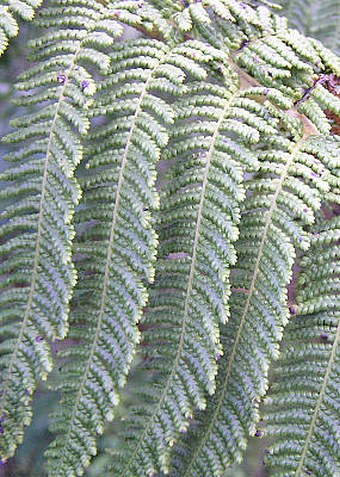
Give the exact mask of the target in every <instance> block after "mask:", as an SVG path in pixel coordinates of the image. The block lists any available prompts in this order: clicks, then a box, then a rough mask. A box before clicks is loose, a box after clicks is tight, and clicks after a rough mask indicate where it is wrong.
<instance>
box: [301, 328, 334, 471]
mask: <svg viewBox="0 0 340 477" xmlns="http://www.w3.org/2000/svg"><path fill="white" fill-rule="evenodd" d="M339 343H340V322H339V323H338V328H337V332H336V335H335V339H334V342H333V346H332V351H331V354H330V357H329V361H328V364H327V369H326V373H325V377H324V379H323V382H322V386H321V389H320V393H319V397H318V399H317V402H316V405H315V409H314V412H313V417H312V420H311V423H310V426H309V429H308V433H307V436H306V440H305V444H304V447H303V449H302V453H301V458H300V460H299V465H298V467H297V469H296V472H295V476H296V477H299V476H300V475H303V476H304V475H305V472H303V468H302V467H303V465H304V462H305V459H306V456H307V453H308V448H309V445H310V443H311V439H312V436H313V431H314V428H315V426H316V423H317V419H318V416H319V412H320V409H321V405H322V402H323V399H324V397H325V394H326V388H327V385H328V381H329V377H330V374H331V371H332V367H333V364H334V361H335V358H336V352H337V348H338V346H339ZM302 472H303V473H302Z"/></svg>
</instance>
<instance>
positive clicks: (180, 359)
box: [113, 73, 294, 476]
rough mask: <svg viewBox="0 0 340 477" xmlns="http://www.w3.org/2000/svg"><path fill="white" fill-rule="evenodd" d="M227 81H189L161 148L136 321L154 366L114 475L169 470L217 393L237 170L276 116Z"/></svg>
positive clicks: (239, 195) (248, 163)
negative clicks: (155, 240) (149, 281)
mask: <svg viewBox="0 0 340 477" xmlns="http://www.w3.org/2000/svg"><path fill="white" fill-rule="evenodd" d="M227 78H228V79H227V81H226V86H224V87H223V88H221V87H220V86H217V85H215V84H211V85H209V84H205V85H204V88H202V89H201V88H198V87H197V86H196V85H193V86H192V88H191V89H190V90H189V91H188V97H183V98H182V99H181V102H180V105H179V110H178V113H177V114H176V118H177V120H176V122H175V125H174V127H173V129H172V134H171V142H170V146H169V148H168V151H167V152H166V154H165V157H166V158H171V159H173V160H174V164H173V166H172V167H171V168H170V171H169V177H168V183H167V184H166V185H165V186H164V193H163V195H162V201H161V210H160V212H159V214H158V224H159V233H160V249H159V258H158V261H157V274H156V281H155V285H154V286H153V287H152V289H151V292H150V301H149V306H148V308H147V310H146V312H145V314H144V316H143V320H142V323H143V327H145V328H146V329H145V332H144V342H143V345H144V346H143V349H142V353H143V354H145V353H146V354H147V355H148V360H147V362H146V363H145V364H144V367H145V368H146V370H149V369H151V370H152V371H153V373H154V376H153V385H152V387H150V382H148V385H147V386H141V387H137V389H133V387H134V386H133V383H132V391H133V392H134V393H135V394H137V396H138V398H139V404H138V406H135V407H132V408H131V409H130V412H129V415H128V416H127V419H126V421H124V425H125V430H124V431H123V436H124V437H125V443H124V444H123V445H124V450H122V452H121V453H119V454H118V455H116V456H115V457H114V459H113V469H114V471H115V473H114V475H122V476H123V475H124V476H139V475H140V476H144V475H153V473H154V472H156V471H157V470H159V469H162V470H163V471H164V472H167V471H168V470H169V454H170V450H171V447H172V446H173V444H174V443H175V442H176V440H177V439H178V437H179V434H180V432H185V431H186V429H187V428H188V425H189V420H190V418H191V416H192V415H193V412H194V410H195V409H197V408H200V409H203V408H204V407H205V404H206V397H207V394H208V393H210V394H212V393H213V392H214V391H215V377H216V372H217V364H216V361H218V360H219V358H220V356H221V354H222V352H223V351H222V349H221V344H220V337H219V325H220V323H221V322H222V323H224V322H225V321H226V319H227V316H228V315H229V308H228V305H227V299H228V297H229V294H230V284H229V267H230V265H231V264H234V263H235V258H236V255H235V250H234V246H233V242H234V241H235V240H236V238H237V236H238V231H237V224H238V221H239V207H240V202H241V201H242V200H243V198H244V189H243V186H242V177H243V172H244V170H246V169H247V168H250V169H251V170H253V171H254V170H255V162H254V154H253V153H252V151H251V150H252V149H253V148H254V145H255V144H256V143H258V142H259V141H261V138H262V135H265V136H266V137H271V136H275V131H276V127H278V123H279V121H280V118H278V117H275V116H274V115H272V114H271V113H270V110H268V108H267V107H266V106H265V105H264V104H262V93H263V91H262V90H261V92H260V94H258V96H256V93H255V92H254V91H253V90H252V91H251V92H250V93H249V94H248V91H243V90H240V89H239V87H238V84H237V80H235V76H234V74H233V73H229V76H228V77H227ZM267 94H269V96H271V91H270V89H268V91H267ZM293 122H294V121H293ZM290 146H291V144H290V143H289V142H288V145H287V147H290ZM282 156H283V157H282V158H281V161H282V162H284V160H285V159H286V156H285V155H284V153H283V154H282ZM263 160H264V159H263ZM278 161H280V156H279V159H278ZM273 162H274V160H273ZM275 167H276V166H273V169H274V170H275ZM277 167H278V166H277ZM268 175H269V174H268ZM264 183H265V181H264V180H263V181H262V182H261V185H259V190H260V189H261V188H262V187H264V185H263V184H264ZM275 184H276V182H275V181H274V180H273V183H272V184H271V186H270V187H271V189H270V190H272V189H273V187H274V185H275ZM267 194H268V196H270V193H269V191H267ZM268 200H269V199H268ZM258 215H259V216H260V215H261V214H258ZM262 222H263V221H262ZM200 475H205V474H204V473H201V474H200Z"/></svg>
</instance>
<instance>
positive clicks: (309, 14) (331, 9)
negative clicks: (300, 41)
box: [278, 0, 340, 54]
mask: <svg viewBox="0 0 340 477" xmlns="http://www.w3.org/2000/svg"><path fill="white" fill-rule="evenodd" d="M278 3H280V4H281V5H282V6H283V9H282V11H281V12H282V13H281V12H280V14H282V15H284V16H285V17H286V18H287V19H288V21H289V25H290V26H291V27H292V28H296V29H297V30H299V32H300V33H302V34H303V35H306V36H312V37H314V38H316V39H317V40H320V41H321V42H322V44H323V45H324V46H325V47H327V48H329V49H331V50H333V51H334V52H335V53H336V54H339V52H340V26H339V23H340V2H339V0H316V1H315V0H281V1H280V2H278Z"/></svg>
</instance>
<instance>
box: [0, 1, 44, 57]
mask: <svg viewBox="0 0 340 477" xmlns="http://www.w3.org/2000/svg"><path fill="white" fill-rule="evenodd" d="M42 2H43V0H26V1H22V0H20V1H19V0H1V1H0V57H1V56H2V55H3V53H4V52H5V51H6V49H7V47H8V44H9V41H10V39H11V38H13V37H15V36H17V34H18V32H19V24H18V17H19V18H21V19H23V20H26V21H31V20H33V18H34V15H35V12H36V10H37V9H38V8H39V7H40V5H41V4H42Z"/></svg>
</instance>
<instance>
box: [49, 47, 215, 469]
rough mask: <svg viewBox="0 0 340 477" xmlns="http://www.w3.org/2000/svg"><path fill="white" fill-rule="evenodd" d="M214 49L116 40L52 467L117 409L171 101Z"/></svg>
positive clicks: (75, 461) (63, 465) (79, 462)
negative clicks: (118, 41) (74, 341)
mask: <svg viewBox="0 0 340 477" xmlns="http://www.w3.org/2000/svg"><path fill="white" fill-rule="evenodd" d="M214 55H215V57H214ZM216 56H217V57H218V52H217V51H215V50H213V49H212V48H209V47H206V46H205V45H204V44H202V43H200V42H195V41H189V42H186V43H184V44H182V45H178V46H175V47H173V48H169V47H168V46H166V45H165V44H164V43H162V42H159V41H157V40H147V39H141V40H136V41H132V42H124V43H121V44H117V45H116V46H115V47H114V48H113V53H112V55H111V59H112V65H113V66H112V72H111V76H110V78H109V79H108V80H107V82H106V83H105V84H104V85H103V86H102V87H101V91H100V95H99V98H98V102H97V103H96V105H95V109H96V110H97V111H98V113H99V114H105V115H106V116H108V118H109V119H108V120H107V123H106V124H105V125H104V126H102V127H100V128H99V129H98V131H97V132H95V133H94V134H93V136H92V139H93V147H91V148H90V153H89V160H88V162H87V164H86V167H87V168H88V169H87V170H88V173H87V174H86V175H84V177H82V179H81V185H82V187H83V189H84V200H83V203H82V208H81V209H80V210H79V213H78V215H77V223H78V225H79V227H84V228H85V231H84V233H81V234H80V236H79V241H78V244H77V249H76V250H77V252H78V253H79V254H80V255H81V256H82V259H80V260H79V264H78V268H79V279H80V280H79V286H77V287H76V291H75V296H74V301H73V307H74V310H73V312H72V313H71V318H70V320H71V325H72V328H71V330H70V335H69V336H70V338H72V339H73V340H77V343H76V344H74V343H72V347H71V348H70V349H68V350H67V351H66V353H64V357H65V361H66V362H65V365H64V366H63V372H62V374H61V383H60V389H61V390H62V395H63V396H62V406H61V409H60V412H59V413H58V414H57V415H56V416H55V423H54V425H53V429H54V430H56V431H57V432H58V433H59V435H58V437H57V439H56V440H55V442H54V443H53V444H52V446H51V447H50V449H49V451H48V455H49V459H50V464H49V468H50V475H53V476H62V475H68V476H72V475H76V474H80V473H81V472H82V469H83V467H84V466H86V465H87V464H88V462H89V459H90V456H91V455H93V454H95V452H96V444H95V441H96V435H97V434H98V433H101V432H102V428H103V424H104V420H105V419H106V418H107V419H110V418H112V416H113V407H114V406H115V405H116V404H117V400H118V393H119V388H120V387H121V386H123V384H124V382H125V379H126V375H127V373H128V371H129V368H130V363H131V360H132V359H133V356H134V353H135V347H136V344H137V342H138V341H139V332H138V328H137V327H136V323H137V322H138V321H139V319H140V316H141V311H142V308H143V307H144V306H145V304H146V300H147V293H146V282H147V281H152V280H153V275H154V266H153V262H154V258H155V249H156V242H157V239H156V236H155V233H154V231H153V228H152V227H151V223H150V214H151V211H153V210H155V209H156V208H157V207H158V200H159V199H158V195H157V193H156V191H155V185H154V183H155V177H156V173H155V163H156V162H157V161H158V159H159V156H160V151H161V149H164V148H165V146H166V145H167V141H168V129H169V125H171V127H173V126H172V123H173V121H174V112H173V109H172V106H171V103H172V101H173V100H174V98H176V97H178V96H179V95H181V94H182V90H183V91H185V90H186V89H187V88H189V83H190V82H191V81H192V80H195V81H197V82H198V84H199V85H202V83H203V84H204V82H203V80H204V79H205V78H206V76H207V73H206V71H205V69H204V67H203V66H204V64H209V63H210V62H212V61H216ZM187 83H188V84H187ZM201 87H202V86H201ZM197 88H199V86H197ZM197 94H199V92H198V93H197ZM189 106H190V105H189V104H188V107H189Z"/></svg>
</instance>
